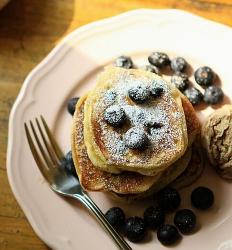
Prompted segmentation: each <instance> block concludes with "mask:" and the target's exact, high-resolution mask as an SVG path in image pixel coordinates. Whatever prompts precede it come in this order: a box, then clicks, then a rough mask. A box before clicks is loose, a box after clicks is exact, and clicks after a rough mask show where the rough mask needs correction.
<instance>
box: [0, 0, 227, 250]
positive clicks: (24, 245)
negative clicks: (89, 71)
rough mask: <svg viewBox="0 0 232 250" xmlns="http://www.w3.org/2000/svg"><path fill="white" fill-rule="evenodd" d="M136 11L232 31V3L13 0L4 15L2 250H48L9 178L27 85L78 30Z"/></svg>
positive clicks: (0, 35)
mask: <svg viewBox="0 0 232 250" xmlns="http://www.w3.org/2000/svg"><path fill="white" fill-rule="evenodd" d="M137 8H179V9H184V10H188V11H190V12H193V13H196V14H199V15H201V16H203V17H207V18H210V19H212V20H215V21H219V22H222V23H224V24H227V25H232V18H231V16H232V0H117V1H115V0H91V1H90V0H89V1H87V0H12V1H11V2H10V3H9V5H7V6H6V7H5V8H4V9H3V10H1V11H0V250H6V249H7V250H29V249H30V250H32V249H33V250H44V249H48V247H47V246H45V244H44V243H43V242H41V240H40V239H38V237H37V236H36V235H35V233H34V232H33V230H32V228H31V226H30V225H29V223H28V222H27V219H26V218H25V216H24V214H23V212H22V210H21V209H20V207H19V205H18V204H17V202H16V200H15V198H14V196H13V195H12V192H11V189H10V186H9V184H8V180H7V175H6V148H7V130H8V117H9V112H10V109H11V107H12V104H13V102H14V100H15V98H16V96H17V94H18V92H19V90H20V88H21V85H22V83H23V80H24V79H25V77H26V76H27V74H28V73H29V72H30V71H31V69H33V68H34V67H35V65H37V64H38V63H39V62H40V61H41V60H42V59H43V58H44V57H45V56H46V55H47V54H48V53H49V51H50V50H51V49H52V48H53V47H54V46H55V45H56V44H57V42H59V40H60V39H61V38H62V37H64V36H65V35H67V34H68V33H70V32H71V31H72V30H74V29H75V28H77V27H80V26H81V25H83V24H86V23H89V22H92V21H95V20H98V19H101V18H104V17H109V16H112V15H116V14H119V13H122V12H124V11H127V10H131V9H137ZM196 39H197V38H196ZM183 42H184V41H183Z"/></svg>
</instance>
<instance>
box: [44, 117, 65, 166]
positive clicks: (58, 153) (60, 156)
mask: <svg viewBox="0 0 232 250" xmlns="http://www.w3.org/2000/svg"><path fill="white" fill-rule="evenodd" d="M40 118H41V120H42V123H43V125H44V128H45V130H46V132H47V135H48V138H49V140H50V143H51V145H52V147H53V149H54V151H55V154H56V156H57V158H58V159H59V160H60V161H61V160H62V159H63V158H64V154H63V153H62V151H61V149H60V147H59V145H58V143H57V142H56V140H55V138H54V137H53V135H52V133H51V131H50V129H49V127H48V125H47V123H46V122H45V119H44V118H43V116H42V115H41V116H40Z"/></svg>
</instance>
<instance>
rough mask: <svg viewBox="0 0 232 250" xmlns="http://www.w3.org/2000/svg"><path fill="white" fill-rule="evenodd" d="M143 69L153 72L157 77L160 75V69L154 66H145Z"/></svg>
mask: <svg viewBox="0 0 232 250" xmlns="http://www.w3.org/2000/svg"><path fill="white" fill-rule="evenodd" d="M141 69H143V70H146V71H149V72H152V73H155V74H157V75H159V74H160V72H159V69H158V68H157V67H156V66H154V65H145V66H143V67H142V68H141Z"/></svg>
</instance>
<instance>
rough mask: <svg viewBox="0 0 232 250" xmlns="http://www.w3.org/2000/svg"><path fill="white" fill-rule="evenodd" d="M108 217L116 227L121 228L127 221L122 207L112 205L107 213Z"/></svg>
mask: <svg viewBox="0 0 232 250" xmlns="http://www.w3.org/2000/svg"><path fill="white" fill-rule="evenodd" d="M105 217H106V219H107V220H108V221H109V223H110V224H111V225H112V226H113V227H114V228H115V229H120V228H122V227H123V226H124V223H125V214H124V212H123V210H122V209H121V208H120V207H112V208H110V209H109V210H108V211H107V212H106V213H105Z"/></svg>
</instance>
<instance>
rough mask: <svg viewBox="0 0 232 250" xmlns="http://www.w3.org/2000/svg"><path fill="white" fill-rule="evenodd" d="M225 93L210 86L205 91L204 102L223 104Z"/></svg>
mask: <svg viewBox="0 0 232 250" xmlns="http://www.w3.org/2000/svg"><path fill="white" fill-rule="evenodd" d="M223 97H224V93H223V91H222V89H221V88H219V87H216V86H210V87H208V88H206V89H205V93H204V102H206V103H208V104H217V103H220V102H222V100H223Z"/></svg>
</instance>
